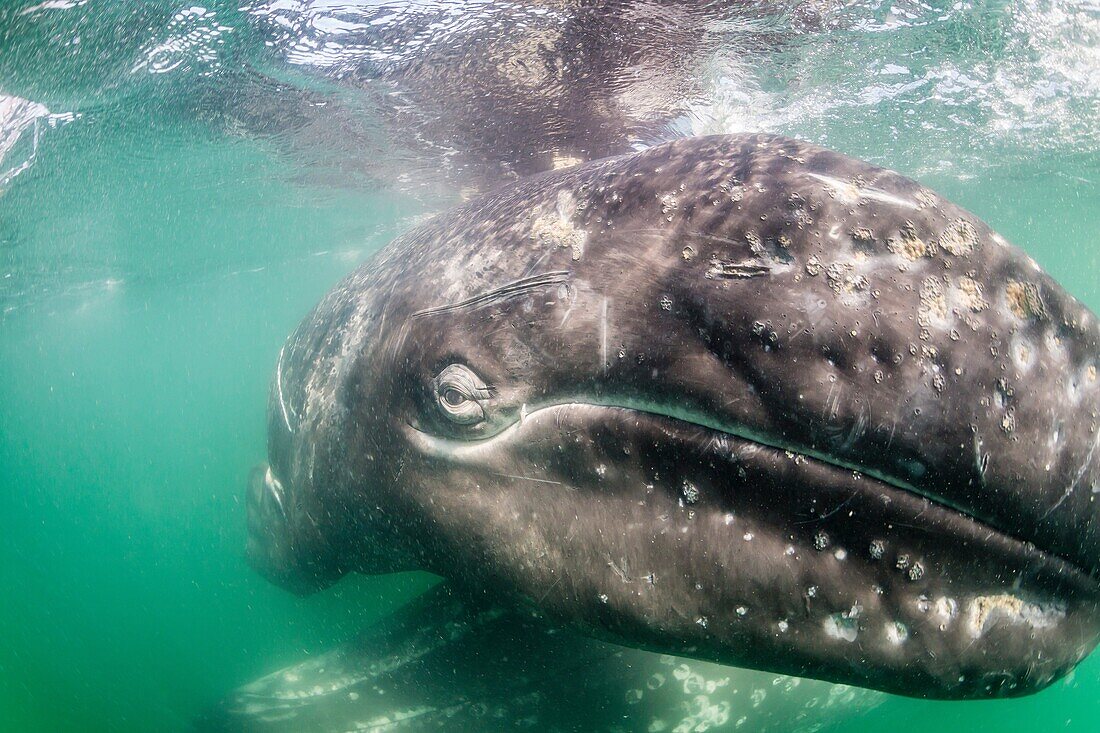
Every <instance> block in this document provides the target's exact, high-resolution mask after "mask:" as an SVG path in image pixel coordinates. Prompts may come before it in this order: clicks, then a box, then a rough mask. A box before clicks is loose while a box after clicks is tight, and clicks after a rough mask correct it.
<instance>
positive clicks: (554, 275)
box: [412, 270, 569, 318]
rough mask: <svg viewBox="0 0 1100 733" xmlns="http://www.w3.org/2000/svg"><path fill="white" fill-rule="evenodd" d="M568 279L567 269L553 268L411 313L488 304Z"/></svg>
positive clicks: (419, 316) (431, 313) (433, 312)
mask: <svg viewBox="0 0 1100 733" xmlns="http://www.w3.org/2000/svg"><path fill="white" fill-rule="evenodd" d="M568 280H569V271H568V270H554V271H553V272H545V273H543V274H541V275H532V276H531V277H523V278H520V279H519V280H515V281H513V282H510V283H508V284H507V285H501V286H500V287H499V288H493V289H492V290H487V291H485V292H484V293H478V294H477V295H474V296H472V297H469V298H466V299H465V300H460V301H459V302H457V303H449V304H447V305H437V306H433V307H431V308H425V309H424V310H419V311H417V312H416V313H413V314H412V318H421V317H423V316H430V315H435V314H436V313H447V312H449V311H456V310H462V309H463V308H477V307H479V306H483V305H488V304H489V303H496V302H499V301H501V300H507V299H508V298H514V297H516V296H517V295H522V294H523V293H526V292H528V291H530V290H536V289H538V288H542V287H547V286H549V285H560V284H562V283H564V282H567V281H568Z"/></svg>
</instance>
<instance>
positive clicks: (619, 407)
mask: <svg viewBox="0 0 1100 733" xmlns="http://www.w3.org/2000/svg"><path fill="white" fill-rule="evenodd" d="M562 409H581V410H614V411H623V412H630V413H638V414H642V415H647V416H650V417H655V418H660V419H665V420H671V421H675V422H677V423H681V424H684V425H689V426H691V427H693V428H698V429H701V430H706V431H709V432H712V433H717V434H720V435H723V436H726V437H729V438H733V439H736V440H740V441H744V442H746V443H750V444H753V445H756V446H758V447H761V448H766V449H771V450H778V451H784V452H786V453H789V454H793V455H797V456H799V457H801V458H802V459H804V460H807V461H813V462H815V463H818V464H820V465H822V466H824V467H826V468H830V469H833V470H843V471H853V472H857V473H858V474H860V475H862V476H864V477H866V478H868V479H871V480H872V481H874V482H875V483H877V484H879V485H880V486H882V487H885V488H888V489H890V490H893V491H897V492H902V493H904V494H906V495H909V496H913V497H917V498H919V499H923V500H925V501H927V502H929V503H930V504H931V505H933V506H935V507H937V508H938V509H940V510H942V511H945V512H948V513H950V514H952V515H954V516H956V517H958V518H960V519H962V520H964V521H966V522H969V523H971V524H972V525H974V526H976V527H979V528H981V529H982V530H984V531H988V532H989V533H990V536H993V535H996V536H999V537H1000V538H1001V539H1002V540H1004V541H1007V542H1010V543H1013V544H1016V545H1019V546H1022V547H1024V548H1027V549H1028V550H1030V551H1031V552H1032V553H1035V554H1037V555H1038V556H1040V557H1042V558H1043V559H1044V560H1045V561H1047V562H1050V563H1052V564H1053V565H1054V566H1056V567H1058V568H1061V569H1062V570H1064V571H1065V572H1068V573H1070V574H1072V575H1074V576H1077V577H1078V578H1079V579H1081V580H1086V581H1087V582H1088V584H1089V585H1093V586H1096V588H1097V590H1100V577H1097V576H1095V575H1094V574H1093V573H1090V572H1089V571H1088V570H1086V569H1085V568H1084V567H1083V566H1082V565H1080V564H1078V563H1077V562H1075V561H1074V560H1072V559H1070V558H1066V557H1063V556H1062V555H1058V554H1056V553H1054V552H1051V551H1050V550H1047V549H1045V548H1043V547H1040V546H1039V545H1036V544H1035V543H1034V542H1032V541H1030V540H1027V539H1023V538H1021V537H1018V536H1016V535H1014V534H1012V533H1011V532H1009V531H1007V530H1005V529H1003V528H1001V527H999V526H997V525H995V524H991V523H989V522H987V521H985V520H984V519H982V518H980V517H977V516H975V515H974V514H972V513H971V512H969V511H967V510H966V509H964V508H962V507H960V506H958V505H956V504H954V503H952V502H950V501H948V500H945V499H944V498H942V497H939V496H936V495H934V494H929V493H927V492H925V491H922V490H920V489H918V488H917V487H914V486H913V485H911V484H909V483H907V482H904V481H900V480H898V479H896V478H894V477H892V476H888V475H884V474H882V473H881V472H878V471H874V470H868V469H866V468H865V467H863V466H859V465H857V464H851V463H847V462H844V461H842V460H838V459H836V458H835V457H834V456H830V455H828V454H824V453H819V452H809V451H807V450H805V449H804V448H803V447H796V446H789V445H783V444H782V443H779V442H776V441H771V440H768V439H767V438H765V437H763V436H761V435H759V434H756V433H753V432H752V431H751V430H746V429H743V428H731V427H729V426H725V425H721V424H719V423H717V422H716V421H714V420H712V419H710V418H708V417H706V416H702V415H699V414H696V413H691V412H689V411H686V410H681V409H676V408H671V409H666V408H665V407H664V406H662V405H657V404H655V403H647V402H642V401H635V400H616V401H599V402H598V401H593V400H592V399H591V397H589V396H586V397H585V398H584V399H574V400H563V401H560V402H547V403H543V404H539V405H537V406H536V407H534V408H531V407H530V406H529V405H525V406H524V409H523V411H522V413H521V414H520V416H518V417H517V418H516V419H515V420H512V421H510V422H508V423H505V424H502V425H501V427H500V429H499V430H497V431H495V432H494V433H493V434H491V435H485V436H479V437H478V438H476V439H456V438H446V437H441V436H438V435H433V434H431V433H427V432H424V431H423V430H421V429H419V428H417V427H415V426H413V425H411V424H406V427H407V428H408V429H409V431H410V433H411V435H412V436H414V437H415V439H416V441H417V443H418V444H419V446H420V448H421V449H422V450H425V451H426V452H428V453H431V454H434V455H437V456H440V457H445V458H449V459H457V460H463V459H465V460H476V459H477V457H478V454H481V453H483V452H484V451H486V450H489V449H491V447H492V446H493V445H494V444H495V443H496V442H498V441H500V440H506V439H507V438H508V436H509V435H510V434H511V433H513V432H515V431H518V430H519V429H520V428H521V427H522V425H523V424H524V423H526V422H528V421H531V420H533V419H534V420H537V419H538V418H539V417H540V415H541V414H542V413H551V412H553V411H557V410H562ZM524 478H527V479H528V480H532V479H530V477H524ZM536 480H537V479H536ZM548 483H557V482H548ZM834 512H835V510H834ZM834 512H829V513H826V514H824V515H822V516H818V517H811V518H808V519H801V520H799V521H798V522H796V523H797V524H802V525H809V524H812V523H816V522H821V521H825V520H826V519H828V517H829V516H830V515H831V514H832V513H834Z"/></svg>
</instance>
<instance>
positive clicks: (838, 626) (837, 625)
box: [822, 608, 859, 643]
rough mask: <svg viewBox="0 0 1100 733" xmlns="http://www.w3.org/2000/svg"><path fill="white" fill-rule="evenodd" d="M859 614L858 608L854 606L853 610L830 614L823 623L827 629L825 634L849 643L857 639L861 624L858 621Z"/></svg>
mask: <svg viewBox="0 0 1100 733" xmlns="http://www.w3.org/2000/svg"><path fill="white" fill-rule="evenodd" d="M858 615H859V610H858V608H853V609H852V610H851V611H844V612H842V613H834V614H830V615H829V616H827V617H826V618H825V621H824V622H823V624H822V626H823V627H824V629H825V635H826V636H828V637H830V638H832V639H841V640H843V641H847V642H849V643H851V642H853V641H855V640H856V636H857V635H858V634H859V628H858V626H859V624H858V622H857V621H856V617H857V616H858Z"/></svg>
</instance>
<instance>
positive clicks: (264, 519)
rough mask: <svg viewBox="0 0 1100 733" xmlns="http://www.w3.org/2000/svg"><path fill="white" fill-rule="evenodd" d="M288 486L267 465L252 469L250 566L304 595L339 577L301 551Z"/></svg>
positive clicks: (272, 580) (276, 582) (278, 583)
mask: <svg viewBox="0 0 1100 733" xmlns="http://www.w3.org/2000/svg"><path fill="white" fill-rule="evenodd" d="M290 501H291V497H290V492H289V491H288V489H287V487H286V486H284V484H283V482H282V481H281V480H280V479H279V478H278V477H277V476H276V475H275V474H274V472H273V471H272V470H271V467H270V466H269V465H267V464H266V463H264V464H261V465H259V466H256V467H255V468H253V469H252V472H251V474H250V476H249V480H248V487H247V491H246V505H247V515H248V542H247V545H246V556H247V559H248V564H249V565H251V566H252V568H253V569H255V570H256V571H257V572H258V573H260V574H261V575H263V576H264V577H265V578H266V579H267V580H269V581H271V582H272V583H275V584H276V585H278V586H280V587H282V588H284V589H286V590H288V591H290V592H292V593H294V594H296V595H300V596H305V595H310V594H311V593H315V592H317V591H319V590H323V589H324V588H326V587H328V586H329V585H331V584H332V583H333V582H334V581H335V580H336V578H337V577H339V576H338V575H337V576H335V577H333V575H332V573H330V572H326V571H324V570H323V569H322V568H320V567H318V565H317V564H316V563H315V562H312V561H310V560H303V558H312V557H313V555H311V554H308V553H302V552H300V549H301V548H300V547H299V545H300V544H301V540H300V539H299V538H296V537H295V525H294V522H293V521H292V515H293V509H292V506H291V505H290Z"/></svg>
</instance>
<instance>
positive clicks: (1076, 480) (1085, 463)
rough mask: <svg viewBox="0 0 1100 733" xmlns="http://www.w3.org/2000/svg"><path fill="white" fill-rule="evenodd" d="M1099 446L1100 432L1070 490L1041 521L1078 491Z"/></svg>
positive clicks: (1047, 511)
mask: <svg viewBox="0 0 1100 733" xmlns="http://www.w3.org/2000/svg"><path fill="white" fill-rule="evenodd" d="M1098 445H1100V431H1098V432H1097V433H1096V437H1095V438H1094V439H1093V441H1092V447H1091V448H1089V453H1088V455H1087V456H1085V461H1084V463H1082V464H1081V468H1080V469H1078V471H1077V475H1076V476H1074V477H1073V481H1072V482H1071V483H1070V485H1069V488H1068V489H1066V491H1065V493H1063V494H1062V498H1060V499H1059V500H1058V501H1056V502H1055V503H1054V506H1052V507H1051V508H1050V509H1047V510H1046V511H1045V512H1044V513H1043V516H1042V517H1040V519H1046V518H1047V517H1049V516H1050V515H1051V513H1052V512H1053V511H1054V510H1055V509H1057V508H1058V507H1060V506H1062V504H1064V503H1065V501H1066V499H1068V498H1069V495H1070V494H1072V493H1073V492H1074V490H1076V489H1077V484H1079V483H1081V477H1082V476H1084V475H1085V471H1086V470H1088V467H1089V466H1090V465H1092V457H1093V455H1094V454H1095V453H1096V447H1097V446H1098Z"/></svg>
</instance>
